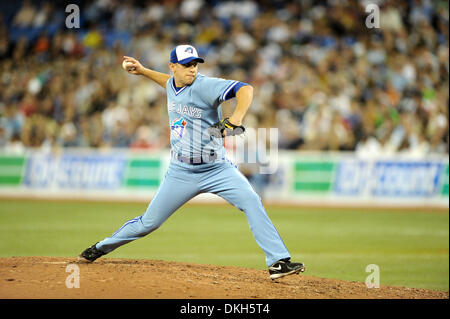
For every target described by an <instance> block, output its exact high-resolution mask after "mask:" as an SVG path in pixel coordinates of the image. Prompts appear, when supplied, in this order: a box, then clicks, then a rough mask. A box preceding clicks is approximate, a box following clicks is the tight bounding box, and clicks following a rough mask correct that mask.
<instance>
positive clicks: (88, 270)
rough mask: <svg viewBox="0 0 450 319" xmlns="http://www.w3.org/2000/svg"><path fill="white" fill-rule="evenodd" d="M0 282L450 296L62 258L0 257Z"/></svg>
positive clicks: (38, 292) (281, 294) (266, 293)
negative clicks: (85, 261)
mask: <svg viewBox="0 0 450 319" xmlns="http://www.w3.org/2000/svg"><path fill="white" fill-rule="evenodd" d="M74 265H76V266H74ZM77 266H78V267H77ZM78 271H79V272H78ZM307 271H308V269H306V274H307ZM77 274H79V277H78V278H79V288H76V287H73V288H70V289H69V288H68V287H67V286H66V284H69V286H70V285H72V286H74V285H76V284H77V279H76V278H77V277H76V276H77ZM0 282H1V284H0V298H2V299H10V298H13V299H16V298H19V299H35V298H39V299H48V298H50V299H78V298H82V299H143V298H144V299H328V298H337V299H338V298H342V299H379V298H387V299H406V298H421V299H429V298H432V299H437V298H439V299H442V298H446V299H448V298H449V294H448V292H441V291H434V290H425V289H415V288H404V287H389V286H381V287H380V288H378V289H376V288H372V289H368V288H367V287H366V286H365V284H364V283H360V282H349V281H344V280H337V279H324V278H317V277H311V276H308V275H305V274H300V275H291V276H287V277H284V278H281V279H277V280H275V281H272V280H271V279H270V278H269V276H268V273H267V271H265V270H257V269H246V268H238V267H228V266H214V265H199V264H189V263H179V262H167V261H159V260H129V259H110V258H103V259H99V260H97V261H96V262H94V263H92V264H79V263H76V259H74V258H60V257H12V258H0Z"/></svg>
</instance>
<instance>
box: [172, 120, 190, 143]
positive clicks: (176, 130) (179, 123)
mask: <svg viewBox="0 0 450 319" xmlns="http://www.w3.org/2000/svg"><path fill="white" fill-rule="evenodd" d="M186 125H187V122H186V121H185V120H184V118H182V117H179V118H177V119H175V120H173V121H172V122H171V123H170V131H171V132H172V134H174V135H175V136H176V137H178V138H182V137H183V135H184V132H185V129H186Z"/></svg>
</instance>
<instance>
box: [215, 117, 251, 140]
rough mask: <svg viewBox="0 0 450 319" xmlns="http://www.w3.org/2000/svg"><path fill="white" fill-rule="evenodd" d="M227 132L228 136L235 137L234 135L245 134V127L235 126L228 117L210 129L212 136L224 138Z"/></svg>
mask: <svg viewBox="0 0 450 319" xmlns="http://www.w3.org/2000/svg"><path fill="white" fill-rule="evenodd" d="M225 131H226V136H233V135H240V134H243V133H244V132H245V127H243V126H242V125H234V124H232V123H231V122H230V121H229V120H228V117H227V118H225V119H223V120H222V121H219V122H217V123H214V124H213V125H212V126H210V127H209V128H208V132H209V134H210V135H211V136H214V137H218V138H223V137H225Z"/></svg>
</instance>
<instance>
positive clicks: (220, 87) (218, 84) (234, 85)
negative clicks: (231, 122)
mask: <svg viewBox="0 0 450 319" xmlns="http://www.w3.org/2000/svg"><path fill="white" fill-rule="evenodd" d="M244 85H247V84H246V83H243V82H239V81H233V80H226V79H221V78H209V77H205V79H204V83H203V86H202V92H203V94H204V95H205V97H206V99H207V100H208V103H210V104H211V105H215V106H218V105H219V104H220V103H222V102H223V101H226V100H229V99H231V98H233V97H235V96H236V92H237V90H238V89H239V88H241V87H242V86H244Z"/></svg>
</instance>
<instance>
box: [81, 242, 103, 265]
mask: <svg viewBox="0 0 450 319" xmlns="http://www.w3.org/2000/svg"><path fill="white" fill-rule="evenodd" d="M95 245H97V243H95V244H94V245H92V246H91V247H89V248H86V249H85V250H84V251H83V252H82V253H81V254H80V255H79V256H78V261H79V262H88V263H91V262H93V261H94V260H96V259H97V258H99V257H101V256H103V255H106V253H104V252H103V251H101V250H98V249H97V247H95Z"/></svg>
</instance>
